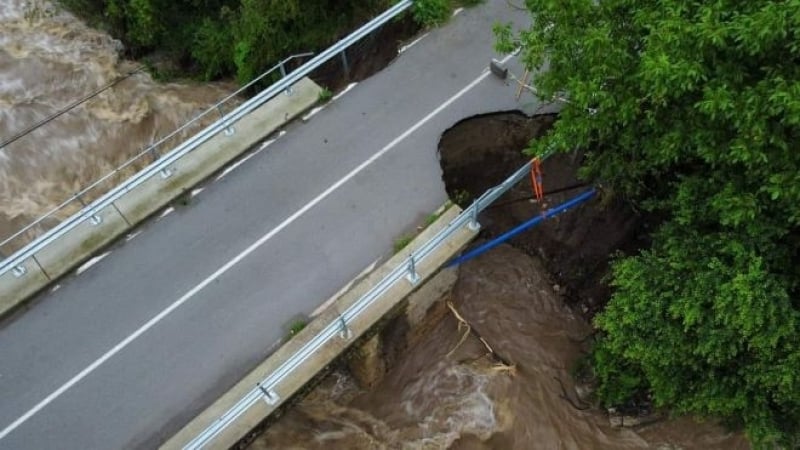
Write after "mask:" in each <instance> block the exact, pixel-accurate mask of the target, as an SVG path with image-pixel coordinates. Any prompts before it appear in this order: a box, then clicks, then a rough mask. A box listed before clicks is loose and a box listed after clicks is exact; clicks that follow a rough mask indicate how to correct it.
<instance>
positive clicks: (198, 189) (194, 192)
mask: <svg viewBox="0 0 800 450" xmlns="http://www.w3.org/2000/svg"><path fill="white" fill-rule="evenodd" d="M205 190H206V188H197V189H192V197H196V196H198V195H199V194H200V193H201V192H203V191H205Z"/></svg>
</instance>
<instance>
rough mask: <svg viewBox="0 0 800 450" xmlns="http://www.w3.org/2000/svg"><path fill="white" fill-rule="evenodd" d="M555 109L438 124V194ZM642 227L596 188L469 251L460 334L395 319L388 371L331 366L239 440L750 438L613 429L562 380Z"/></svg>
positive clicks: (558, 174)
mask: <svg viewBox="0 0 800 450" xmlns="http://www.w3.org/2000/svg"><path fill="white" fill-rule="evenodd" d="M554 120H555V117H554V116H551V115H545V116H536V117H532V118H528V117H525V116H524V115H522V114H518V113H515V112H505V113H498V114H489V115H484V116H479V117H475V118H470V119H466V120H464V121H462V122H460V123H458V124H456V125H455V126H453V127H452V128H451V129H449V130H447V131H446V132H445V133H444V134H443V137H442V140H441V143H440V147H439V151H440V157H441V163H442V168H443V176H444V179H445V183H446V185H447V189H448V193H449V194H450V196H451V197H453V198H456V199H459V200H460V201H462V202H463V203H465V204H466V203H469V202H470V201H471V197H472V196H474V195H477V194H479V193H481V192H483V191H485V190H486V189H487V188H489V187H490V186H493V185H495V184H497V183H498V182H499V181H500V180H501V179H502V178H504V177H505V176H506V175H507V174H508V173H510V172H511V171H513V170H514V169H516V168H517V167H519V166H520V165H521V164H522V163H524V161H525V159H526V158H525V157H524V156H523V155H522V154H521V153H520V150H521V149H522V148H524V147H525V145H526V143H527V142H528V141H529V140H530V139H533V138H535V137H536V136H539V135H541V134H542V133H544V132H545V131H546V130H547V129H548V127H549V126H551V125H552V123H553V121H554ZM579 162H580V156H579V155H557V156H554V157H552V158H551V159H549V160H548V161H547V162H546V163H545V166H544V177H545V180H544V184H545V191H547V192H550V193H551V195H548V196H547V197H546V199H545V203H546V204H545V205H540V204H537V203H535V202H532V201H531V200H530V197H531V190H530V185H529V183H527V182H522V183H520V184H519V185H518V186H517V187H516V188H515V189H512V191H510V192H509V193H508V194H506V196H504V198H502V199H500V200H499V201H498V202H497V203H496V205H495V206H494V207H492V208H490V209H489V210H487V211H486V212H485V213H484V215H482V217H481V223H482V225H483V231H482V238H483V239H486V238H491V237H492V236H496V235H498V234H500V233H502V232H504V231H507V230H508V229H510V228H511V227H512V226H514V225H517V224H519V223H520V222H522V221H523V220H525V219H528V218H530V217H531V216H534V215H536V214H538V213H539V212H540V211H541V210H542V208H546V207H547V206H548V205H549V206H553V205H555V204H558V203H561V202H562V201H564V200H566V199H567V198H569V197H571V196H574V195H575V194H576V193H577V192H580V190H581V189H585V187H584V186H583V185H582V183H581V182H580V181H579V180H578V179H577V177H576V169H577V167H578V164H579ZM643 226H644V225H643V221H642V219H641V218H640V217H639V216H638V215H636V214H635V213H634V212H633V211H631V210H630V209H629V208H627V207H626V206H625V205H624V204H622V203H621V202H618V201H614V200H609V196H607V195H606V196H601V198H600V199H599V200H597V201H594V202H591V203H588V204H587V205H585V206H582V207H580V208H578V209H576V210H574V211H571V212H569V213H566V214H564V215H562V216H559V217H558V218H556V219H554V220H552V221H549V222H547V223H545V224H544V225H543V226H540V227H538V228H536V229H534V230H532V231H529V232H526V233H524V234H522V235H521V236H519V237H518V238H516V239H514V240H512V241H511V243H510V244H504V245H502V246H500V247H498V248H496V249H494V250H492V251H490V252H489V253H486V254H484V255H482V256H480V257H479V258H477V259H474V260H472V261H469V262H467V263H466V264H464V265H463V266H462V267H461V268H460V272H459V277H458V281H457V283H456V284H455V287H454V289H453V291H452V292H451V294H450V297H449V300H450V301H451V302H452V305H453V306H454V308H455V311H456V312H457V313H458V314H459V316H460V317H461V318H462V319H463V320H464V321H465V322H466V323H468V324H469V326H470V327H471V328H470V330H471V331H472V334H469V332H468V331H467V329H466V328H465V326H464V322H460V321H459V320H457V319H456V316H455V313H451V314H448V315H445V316H444V318H443V319H441V320H440V321H439V322H438V324H436V325H435V326H433V327H431V328H429V329H426V330H416V331H415V330H411V331H405V333H407V334H409V333H410V334H415V333H416V332H421V333H423V335H422V337H421V338H420V339H419V340H418V341H417V343H416V345H413V346H412V347H410V348H408V349H405V351H404V352H403V353H402V355H400V356H399V357H398V356H397V355H394V354H392V355H386V356H387V359H386V360H387V361H388V363H387V364H386V367H387V369H388V371H387V373H386V375H385V378H384V379H383V380H382V381H381V382H379V383H378V384H377V385H376V386H375V387H372V388H364V387H359V385H358V383H356V382H355V379H354V378H353V377H352V376H351V375H349V373H348V371H347V370H346V369H344V368H343V369H340V370H338V371H336V372H334V373H333V374H332V375H331V376H329V377H328V378H327V379H326V380H325V381H323V383H322V384H321V385H320V386H319V387H317V388H316V389H315V390H313V391H312V393H311V394H310V395H309V396H308V397H306V398H305V399H303V400H302V401H301V402H300V403H299V404H298V406H297V407H296V408H295V409H293V410H291V411H289V412H288V413H287V414H286V415H285V416H283V417H281V418H280V419H278V420H277V422H276V423H275V424H274V425H272V426H271V427H270V428H268V429H267V430H266V431H265V432H264V433H263V434H262V435H261V436H260V437H259V438H258V439H257V440H256V441H254V442H253V443H252V444H251V446H250V448H252V449H266V448H298V449H299V448H303V449H314V448H319V449H322V448H348V449H373V448H386V449H394V448H409V449H417V448H426V449H427V448H430V449H434V448H436V449H440V448H451V449H503V450H505V449H517V448H519V449H527V448H542V449H560V448H563V449H589V448H591V449H640V448H652V449H661V450H666V449H686V450H688V449H697V450H700V449H703V450H705V449H711V450H714V449H720V450H722V449H725V450H734V449H747V448H749V445H748V444H747V442H746V440H745V439H744V437H743V436H742V435H741V434H738V433H731V432H728V431H726V430H724V429H723V428H721V427H719V426H717V425H715V424H712V423H697V422H694V421H693V420H692V419H690V418H680V419H677V420H666V419H664V417H663V415H658V414H655V415H652V416H651V417H650V419H655V420H654V421H652V422H648V423H643V424H641V425H637V426H633V427H630V425H631V423H630V422H632V421H634V420H635V419H628V423H627V426H625V427H620V426H619V425H620V421H624V418H620V417H619V416H614V417H609V414H608V412H607V411H606V410H604V409H602V408H599V405H596V404H594V403H593V401H592V399H591V395H590V394H589V395H587V386H585V385H579V386H576V385H575V382H574V381H573V379H574V375H575V374H576V368H577V367H578V362H579V360H580V359H581V357H582V356H584V355H585V354H586V351H587V350H588V344H589V339H587V337H589V336H590V335H591V333H592V328H591V326H590V325H589V320H590V318H591V317H592V316H593V315H594V313H595V312H597V311H598V310H599V309H601V308H602V307H603V306H604V304H605V302H606V301H607V299H608V294H609V291H608V287H607V286H606V285H605V284H604V283H603V282H602V281H603V279H604V277H605V275H606V274H607V269H608V258H609V255H611V254H612V253H613V252H616V251H633V250H635V249H636V248H639V247H641V246H642V245H643V244H644V241H643V238H642V235H643V234H644V233H645V231H646V230H645V229H644V228H643ZM442 307H443V306H442V305H440V307H439V308H431V311H432V314H440V313H441V311H442ZM434 311H435V312H434ZM395 325H397V324H395ZM395 325H393V324H391V323H390V324H389V325H388V326H387V328H391V327H392V326H395ZM384 334H387V335H391V330H388V331H385V332H384ZM478 336H480V338H482V339H483V341H481V340H479V339H478ZM488 348H491V349H492V350H494V353H495V356H494V357H492V356H491V355H489V353H488V351H487V349H488ZM499 362H506V363H508V364H510V366H511V367H510V368H509V366H507V365H504V364H499ZM579 394H580V395H579Z"/></svg>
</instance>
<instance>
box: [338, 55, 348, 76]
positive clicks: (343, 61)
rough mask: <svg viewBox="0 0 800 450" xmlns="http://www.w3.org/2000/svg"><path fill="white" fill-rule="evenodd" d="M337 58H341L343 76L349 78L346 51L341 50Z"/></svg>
mask: <svg viewBox="0 0 800 450" xmlns="http://www.w3.org/2000/svg"><path fill="white" fill-rule="evenodd" d="M339 56H341V58H342V66H343V67H344V76H345V77H346V78H350V64H349V63H348V62H347V49H344V50H342V51H341V52H340V53H339Z"/></svg>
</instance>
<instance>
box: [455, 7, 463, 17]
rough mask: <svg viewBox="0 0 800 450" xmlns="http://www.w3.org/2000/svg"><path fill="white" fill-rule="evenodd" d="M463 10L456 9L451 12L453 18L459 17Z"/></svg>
mask: <svg viewBox="0 0 800 450" xmlns="http://www.w3.org/2000/svg"><path fill="white" fill-rule="evenodd" d="M463 10H464V8H456V10H455V11H453V17H455V16H457V15H459V14H460V13H461V11H463Z"/></svg>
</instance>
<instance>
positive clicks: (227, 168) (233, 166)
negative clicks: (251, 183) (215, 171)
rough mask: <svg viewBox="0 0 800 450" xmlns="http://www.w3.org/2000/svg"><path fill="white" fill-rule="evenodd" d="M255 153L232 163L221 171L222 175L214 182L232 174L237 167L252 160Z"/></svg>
mask: <svg viewBox="0 0 800 450" xmlns="http://www.w3.org/2000/svg"><path fill="white" fill-rule="evenodd" d="M257 153H258V152H255V153H251V154H249V155H247V156H245V157H244V158H242V159H240V160H239V161H236V162H235V163H233V164H231V165H230V166H228V167H226V168H225V170H223V171H222V173H221V174H220V175H219V176H218V177H217V179H216V180H215V181H219V180H221V179H222V178H223V177H224V176H225V175H227V174H229V173H231V172H233V171H234V170H236V168H237V167H239V166H241V165H242V164H244V163H245V162H247V160H248V159H250V158H252V157H253V156H256V154H257Z"/></svg>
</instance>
